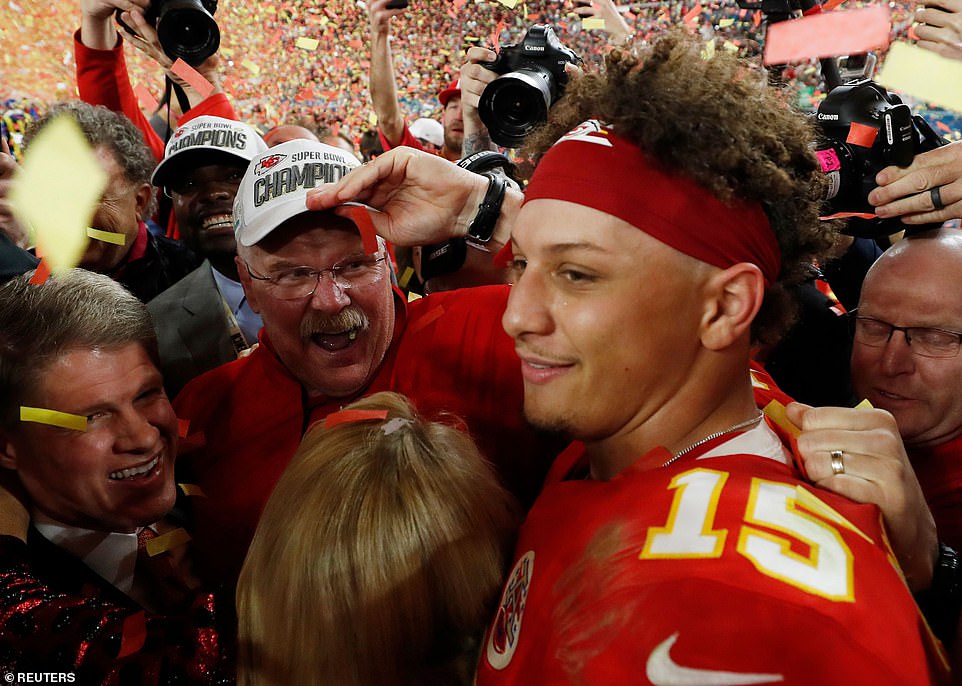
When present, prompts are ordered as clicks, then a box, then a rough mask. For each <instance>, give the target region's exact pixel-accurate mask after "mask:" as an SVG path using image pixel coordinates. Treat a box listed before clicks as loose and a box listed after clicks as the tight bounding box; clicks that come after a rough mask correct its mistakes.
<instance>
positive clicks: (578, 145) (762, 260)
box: [524, 119, 781, 285]
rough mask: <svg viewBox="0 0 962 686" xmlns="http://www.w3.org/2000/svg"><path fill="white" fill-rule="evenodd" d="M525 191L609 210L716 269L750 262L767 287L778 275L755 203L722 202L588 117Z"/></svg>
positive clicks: (774, 248)
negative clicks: (662, 167)
mask: <svg viewBox="0 0 962 686" xmlns="http://www.w3.org/2000/svg"><path fill="white" fill-rule="evenodd" d="M524 195H525V202H530V201H531V200H536V199H539V198H550V199H554V200H566V201H568V202H573V203H576V204H578V205H583V206H585V207H590V208H592V209H595V210H599V211H600V212H604V213H605V214H610V215H612V216H614V217H617V218H618V219H621V220H623V221H626V222H628V223H629V224H631V225H632V226H634V227H636V228H638V229H641V230H642V231H644V232H645V233H647V234H648V235H650V236H651V237H653V238H656V239H657V240H659V241H661V242H662V243H665V244H666V245H669V246H671V247H672V248H674V249H675V250H678V251H679V252H683V253H685V254H686V255H689V256H691V257H694V258H695V259H696V260H701V261H702V262H707V263H708V264H711V265H714V266H716V267H719V268H721V269H727V268H728V267H731V266H732V265H734V264H738V263H739V262H750V263H752V264H755V265H757V266H758V267H759V269H761V270H762V274H763V276H764V277H765V283H766V285H771V284H772V283H774V282H775V280H776V279H777V278H778V272H779V270H780V268H781V256H780V252H779V249H778V241H777V240H776V239H775V233H774V232H773V231H772V229H771V225H770V224H769V222H768V217H767V216H766V215H765V212H764V210H762V207H761V205H760V204H759V203H757V202H744V201H738V202H734V203H732V204H730V205H729V204H725V203H723V202H722V201H721V200H719V199H718V198H716V197H715V196H714V195H712V194H711V193H710V192H709V191H708V190H706V189H704V188H702V187H701V186H699V185H698V184H697V183H695V182H694V181H692V180H691V179H689V178H687V177H686V176H683V175H680V174H675V173H671V172H668V171H666V170H663V169H660V168H658V167H657V166H655V164H653V163H652V161H651V160H650V159H649V158H648V157H647V156H646V155H645V154H644V153H643V152H642V151H641V149H639V148H638V147H637V146H636V145H634V144H632V143H630V142H629V141H627V140H625V139H623V138H619V137H618V136H616V135H614V134H613V133H612V132H611V131H610V130H609V129H607V128H606V127H604V126H603V125H601V124H600V123H598V122H597V121H595V120H593V119H592V120H589V121H586V122H584V123H583V124H581V125H579V126H578V127H577V128H575V129H573V130H572V131H570V132H568V133H567V134H565V135H564V136H562V137H561V138H560V139H559V140H558V142H557V143H555V144H554V146H552V148H551V149H550V150H548V152H547V153H546V154H545V155H544V157H543V158H542V159H541V162H539V163H538V167H537V169H535V172H534V175H533V176H532V178H531V182H530V183H529V184H528V188H527V190H526V191H525V194H524Z"/></svg>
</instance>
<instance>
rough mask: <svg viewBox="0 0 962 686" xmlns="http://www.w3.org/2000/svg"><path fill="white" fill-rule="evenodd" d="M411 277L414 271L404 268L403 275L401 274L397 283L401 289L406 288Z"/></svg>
mask: <svg viewBox="0 0 962 686" xmlns="http://www.w3.org/2000/svg"><path fill="white" fill-rule="evenodd" d="M412 276H414V269H412V268H411V267H405V268H404V273H403V274H401V279H400V280H399V281H398V283H399V284H400V285H401V288H407V287H408V283H409V282H410V281H411V277H412Z"/></svg>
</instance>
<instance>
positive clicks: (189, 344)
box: [148, 116, 267, 397]
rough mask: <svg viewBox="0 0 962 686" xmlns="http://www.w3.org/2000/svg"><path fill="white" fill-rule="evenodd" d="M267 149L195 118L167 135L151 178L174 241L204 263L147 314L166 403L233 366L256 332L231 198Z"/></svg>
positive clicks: (250, 135)
mask: <svg viewBox="0 0 962 686" xmlns="http://www.w3.org/2000/svg"><path fill="white" fill-rule="evenodd" d="M266 149H267V146H266V145H265V144H264V141H263V140H261V137H260V136H259V135H257V132H256V131H254V129H252V128H251V127H250V126H247V125H246V124H242V123H240V122H237V121H232V120H229V119H221V118H220V117H210V116H204V117H197V118H196V119H193V120H191V121H190V122H189V123H187V124H185V125H184V126H181V127H180V128H179V129H177V130H176V131H175V132H174V135H173V136H172V137H171V139H170V141H169V142H168V143H167V150H166V154H165V155H164V160H163V162H161V163H160V165H159V166H158V167H157V170H156V171H155V172H154V176H153V178H152V179H151V180H152V182H153V184H154V185H155V186H159V187H161V188H163V190H164V193H165V194H166V195H167V196H168V197H170V198H171V200H172V201H173V206H174V215H175V216H176V218H177V226H178V227H179V228H180V232H181V237H182V238H183V239H184V241H185V242H186V243H187V245H189V246H190V248H191V249H192V250H193V251H194V252H195V253H196V254H197V255H199V256H200V257H203V258H204V263H203V264H202V265H201V266H200V267H198V268H197V269H195V270H194V271H193V272H191V273H190V274H188V275H187V276H186V277H184V279H183V280H182V281H181V282H180V283H178V284H176V285H175V286H173V287H171V288H169V289H167V290H166V291H164V292H163V293H161V294H160V295H159V296H157V297H156V298H154V299H153V300H152V301H151V302H150V303H149V304H148V309H149V310H150V315H151V317H152V318H153V320H154V328H155V329H156V330H157V338H158V341H159V344H160V360H161V371H162V372H163V374H164V387H165V388H166V390H167V394H168V395H169V396H170V397H173V396H175V395H176V394H177V393H178V392H179V391H180V389H181V388H183V386H184V384H186V383H187V382H188V381H190V380H191V379H193V378H194V377H195V376H199V375H200V374H202V373H204V372H206V371H208V370H210V369H213V368H214V367H217V366H219V365H221V364H224V363H225V362H230V361H231V360H233V359H235V358H236V357H237V356H238V355H239V354H240V353H242V352H243V351H244V350H246V349H248V348H249V347H250V346H251V345H253V344H254V343H255V342H256V341H257V332H258V331H259V330H260V327H261V320H260V316H259V315H257V314H256V313H255V312H254V311H253V310H251V308H250V306H249V305H248V304H247V300H246V298H245V297H244V289H243V288H242V287H241V285H240V282H239V281H238V277H237V265H235V264H234V256H235V255H236V254H237V244H236V243H235V242H234V216H233V205H234V196H235V194H236V193H237V186H238V184H239V183H240V180H241V177H243V175H244V171H245V170H246V169H247V164H248V162H249V161H250V160H251V159H252V158H253V157H254V156H255V155H257V154H259V153H261V152H263V151H265V150H266Z"/></svg>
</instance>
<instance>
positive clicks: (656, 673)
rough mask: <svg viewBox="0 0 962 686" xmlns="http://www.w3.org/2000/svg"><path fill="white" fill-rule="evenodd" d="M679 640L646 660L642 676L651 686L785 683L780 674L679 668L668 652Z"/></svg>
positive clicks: (670, 641) (669, 640) (675, 635)
mask: <svg viewBox="0 0 962 686" xmlns="http://www.w3.org/2000/svg"><path fill="white" fill-rule="evenodd" d="M677 640H678V632H677V631H676V632H675V633H673V634H672V635H671V636H669V637H668V638H666V639H665V640H664V641H662V642H661V643H659V644H658V645H657V646H655V649H654V650H652V651H651V655H649V656H648V663H647V664H646V665H645V675H646V676H647V677H648V681H650V682H651V683H652V684H653V685H654V686H752V684H774V683H777V682H779V681H785V677H784V676H782V675H781V674H748V673H742V672H719V671H716V670H713V669H693V668H691V667H682V666H681V665H679V664H677V663H676V662H675V661H674V660H672V659H671V655H669V652H670V651H671V647H672V646H673V645H675V641H677Z"/></svg>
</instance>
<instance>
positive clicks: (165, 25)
mask: <svg viewBox="0 0 962 686" xmlns="http://www.w3.org/2000/svg"><path fill="white" fill-rule="evenodd" d="M216 11H217V0H151V3H150V7H148V8H147V11H146V12H144V19H146V20H147V23H148V24H150V25H151V26H153V27H154V28H156V29H157V39H158V40H159V41H160V47H162V48H163V49H164V52H165V53H167V56H168V57H170V58H171V59H172V60H176V59H177V58H178V57H179V58H181V59H182V60H184V62H186V63H187V64H189V65H191V66H192V67H196V66H198V65H199V64H201V63H202V62H203V61H204V60H206V59H207V58H208V57H210V56H211V55H213V54H214V53H215V52H217V48H219V47H220V29H218V28H217V22H216V21H214V12H216ZM120 14H121V13H120V10H117V23H119V24H120V25H121V26H123V27H124V29H126V30H127V32H128V33H134V30H133V29H131V28H130V27H129V26H127V24H125V23H124V22H123V21H122V20H121V18H120Z"/></svg>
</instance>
